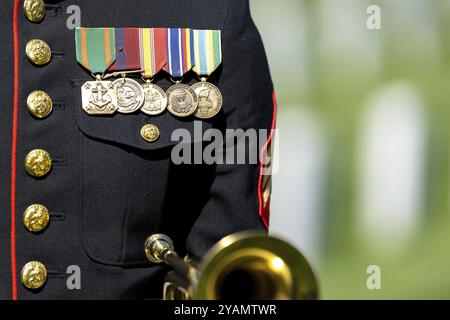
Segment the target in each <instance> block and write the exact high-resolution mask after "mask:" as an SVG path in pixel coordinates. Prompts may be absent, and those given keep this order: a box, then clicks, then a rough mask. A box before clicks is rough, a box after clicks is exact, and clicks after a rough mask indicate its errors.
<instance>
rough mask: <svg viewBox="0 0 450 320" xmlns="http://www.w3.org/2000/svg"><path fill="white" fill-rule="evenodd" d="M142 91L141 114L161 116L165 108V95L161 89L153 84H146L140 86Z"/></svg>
mask: <svg viewBox="0 0 450 320" xmlns="http://www.w3.org/2000/svg"><path fill="white" fill-rule="evenodd" d="M142 89H143V90H144V98H145V101H144V104H143V105H142V108H141V110H142V112H144V113H146V114H148V115H151V116H156V115H158V114H161V113H163V112H164V110H166V108H167V95H166V93H165V92H164V90H163V89H161V88H160V87H159V86H157V85H156V84H153V83H150V82H148V83H146V84H143V85H142Z"/></svg>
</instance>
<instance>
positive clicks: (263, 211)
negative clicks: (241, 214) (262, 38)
mask: <svg viewBox="0 0 450 320" xmlns="http://www.w3.org/2000/svg"><path fill="white" fill-rule="evenodd" d="M272 101H273V116H272V127H271V131H270V135H269V137H268V139H267V141H266V143H265V144H264V146H263V147H262V148H261V153H260V162H259V181H258V201H259V216H260V218H261V220H262V222H263V223H264V226H265V227H266V230H267V231H268V230H269V220H270V200H269V201H267V203H266V204H265V203H264V189H265V186H264V185H263V180H264V175H263V170H264V168H265V165H264V163H265V162H264V161H263V160H264V159H265V157H266V156H267V150H269V148H270V147H271V143H272V138H273V135H274V132H275V128H276V122H277V98H276V94H275V91H274V92H273V94H272ZM269 183H270V182H269Z"/></svg>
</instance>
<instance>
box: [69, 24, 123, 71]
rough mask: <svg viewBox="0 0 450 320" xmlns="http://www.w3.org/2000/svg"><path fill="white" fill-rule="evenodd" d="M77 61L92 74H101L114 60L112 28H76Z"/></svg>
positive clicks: (114, 47)
mask: <svg viewBox="0 0 450 320" xmlns="http://www.w3.org/2000/svg"><path fill="white" fill-rule="evenodd" d="M75 44H76V51H77V61H78V63H80V64H81V65H82V66H83V67H85V68H86V69H88V70H89V71H91V72H92V73H93V74H99V73H100V74H103V73H104V72H105V71H106V70H107V69H108V68H109V67H110V66H111V65H112V64H113V63H114V61H115V60H116V43H115V30H114V28H77V29H76V30H75Z"/></svg>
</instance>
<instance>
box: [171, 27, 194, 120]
mask: <svg viewBox="0 0 450 320" xmlns="http://www.w3.org/2000/svg"><path fill="white" fill-rule="evenodd" d="M192 39H193V30H191V29H182V28H174V29H168V30H167V66H166V68H165V70H166V71H167V72H168V73H169V74H170V75H171V77H172V79H182V77H183V75H184V74H186V73H187V72H188V71H189V70H191V69H192V67H193V62H194V56H193V50H192ZM172 81H173V82H175V84H174V85H173V86H172V87H170V88H169V90H167V100H168V102H167V103H168V105H167V109H168V110H169V112H170V113H172V114H173V115H175V116H178V117H188V116H190V115H192V114H193V113H194V112H195V111H196V110H197V106H198V97H197V95H196V93H195V92H194V90H192V88H191V87H189V86H188V85H185V84H182V83H181V80H172Z"/></svg>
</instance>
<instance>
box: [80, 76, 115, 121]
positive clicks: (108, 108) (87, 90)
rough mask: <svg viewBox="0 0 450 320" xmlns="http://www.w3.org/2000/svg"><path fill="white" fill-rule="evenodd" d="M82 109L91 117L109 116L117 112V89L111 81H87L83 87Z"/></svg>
mask: <svg viewBox="0 0 450 320" xmlns="http://www.w3.org/2000/svg"><path fill="white" fill-rule="evenodd" d="M81 97H82V107H83V110H84V111H85V112H86V113H87V114H90V115H108V114H113V113H114V112H116V111H117V108H118V107H117V94H116V88H115V86H114V84H113V83H112V82H111V81H101V80H100V78H99V77H97V80H96V81H87V82H86V83H85V84H83V86H82V87H81Z"/></svg>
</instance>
